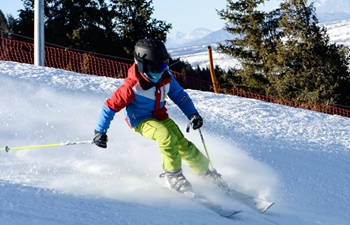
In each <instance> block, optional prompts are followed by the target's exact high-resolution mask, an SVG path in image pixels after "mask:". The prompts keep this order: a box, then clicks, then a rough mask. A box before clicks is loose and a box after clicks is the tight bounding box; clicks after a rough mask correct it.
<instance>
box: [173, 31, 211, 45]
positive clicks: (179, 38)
mask: <svg viewBox="0 0 350 225" xmlns="http://www.w3.org/2000/svg"><path fill="white" fill-rule="evenodd" d="M212 32H213V31H212V30H209V29H207V28H203V27H200V28H196V29H194V30H193V31H191V32H190V33H182V32H175V33H170V34H169V35H168V36H167V42H166V44H167V46H168V47H171V48H174V47H179V46H184V45H186V44H187V43H190V42H192V41H193V40H198V39H201V38H203V37H204V36H206V35H208V34H210V33H212Z"/></svg>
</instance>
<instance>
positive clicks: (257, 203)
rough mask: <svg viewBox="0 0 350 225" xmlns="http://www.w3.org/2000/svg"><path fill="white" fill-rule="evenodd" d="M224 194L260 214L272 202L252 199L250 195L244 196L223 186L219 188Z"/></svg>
mask: <svg viewBox="0 0 350 225" xmlns="http://www.w3.org/2000/svg"><path fill="white" fill-rule="evenodd" d="M220 188H221V189H222V190H223V191H224V193H225V194H226V195H228V196H230V197H231V198H233V199H235V200H238V201H240V202H242V203H243V204H245V205H248V206H249V207H250V208H252V209H255V210H257V211H259V212H260V213H264V212H266V210H268V209H269V208H270V207H271V206H272V205H273V204H274V202H270V201H267V200H264V199H261V198H257V197H253V196H251V195H247V194H244V193H242V192H239V191H236V190H234V189H233V188H230V187H228V186H227V185H225V186H220Z"/></svg>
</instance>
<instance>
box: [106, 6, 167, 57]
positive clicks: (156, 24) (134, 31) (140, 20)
mask: <svg viewBox="0 0 350 225" xmlns="http://www.w3.org/2000/svg"><path fill="white" fill-rule="evenodd" d="M111 2H112V5H111V7H112V11H113V12H114V19H115V20H116V24H115V27H114V28H115V31H116V33H117V34H118V36H119V37H121V41H122V42H123V46H124V50H125V51H126V52H127V53H128V54H132V52H133V50H134V45H135V43H136V42H137V41H138V40H139V39H141V38H153V39H158V40H162V41H164V42H165V41H166V33H167V32H169V30H170V29H171V27H172V25H171V24H166V23H165V21H160V20H156V19H153V18H151V15H152V13H153V10H154V8H153V7H152V0H148V1H146V0H111Z"/></svg>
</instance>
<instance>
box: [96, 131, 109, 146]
mask: <svg viewBox="0 0 350 225" xmlns="http://www.w3.org/2000/svg"><path fill="white" fill-rule="evenodd" d="M107 141H108V136H107V134H106V133H102V132H98V131H96V130H95V136H94V139H93V142H94V144H95V145H97V146H98V147H100V148H107Z"/></svg>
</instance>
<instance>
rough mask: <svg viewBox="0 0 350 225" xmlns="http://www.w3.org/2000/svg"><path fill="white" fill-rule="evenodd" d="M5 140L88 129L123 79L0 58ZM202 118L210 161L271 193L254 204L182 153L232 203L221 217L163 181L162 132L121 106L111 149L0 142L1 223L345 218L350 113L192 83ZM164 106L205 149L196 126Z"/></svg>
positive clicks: (339, 222)
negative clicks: (232, 212)
mask: <svg viewBox="0 0 350 225" xmlns="http://www.w3.org/2000/svg"><path fill="white" fill-rule="evenodd" d="M0 79H1V86H0V90H1V95H0V104H1V107H0V126H1V129H0V148H4V147H5V146H8V147H9V148H10V149H11V148H13V147H19V146H32V145H42V144H51V143H65V142H68V141H85V140H91V139H92V136H93V129H94V127H95V124H96V121H97V117H98V114H99V112H100V110H101V107H102V104H103V102H104V100H105V99H106V98H108V97H109V96H110V95H111V94H112V92H113V91H114V90H115V89H116V88H117V87H119V86H120V85H121V83H122V80H120V79H112V78H106V77H98V76H92V75H84V74H77V73H73V72H69V71H64V70H57V69H54V68H45V67H36V66H33V65H29V64H19V63H16V62H6V61H0ZM187 92H188V93H189V95H190V97H191V98H192V99H193V101H194V104H195V105H196V107H197V109H198V111H199V113H200V114H201V115H202V117H203V119H204V125H203V127H202V128H201V130H202V132H203V137H204V140H205V144H206V147H207V150H208V152H209V155H210V158H211V160H212V164H213V166H214V167H215V168H216V169H217V170H218V172H220V173H221V174H222V175H223V178H224V179H225V180H226V182H227V183H228V184H229V185H230V186H231V187H232V188H235V189H236V190H238V191H241V192H244V193H247V194H250V195H254V196H257V197H260V198H263V199H267V200H269V201H274V202H275V205H273V206H272V207H271V208H270V209H269V210H268V211H267V212H265V213H264V214H260V213H258V212H256V211H254V210H253V209H251V208H249V207H247V206H245V205H244V204H242V203H240V202H238V201H235V200H233V199H230V198H227V197H226V196H225V195H224V194H222V193H220V192H219V191H218V190H216V189H215V188H214V187H212V186H211V185H210V184H208V183H206V182H205V181H204V180H202V179H201V178H200V177H198V176H195V175H194V174H193V173H192V172H191V171H190V170H189V169H188V167H187V166H186V165H183V171H184V174H185V176H186V177H187V179H188V180H189V181H190V182H191V183H192V185H193V188H194V189H195V191H197V192H198V193H201V194H204V195H206V196H207V197H208V198H210V199H211V200H212V201H214V202H216V203H218V204H221V205H224V206H225V207H229V208H232V209H237V210H243V212H242V213H240V214H237V215H236V216H234V217H233V218H232V219H226V218H223V217H220V216H219V215H217V214H215V213H214V212H212V211H209V210H208V209H206V208H204V207H203V206H201V205H197V204H195V203H194V202H192V201H190V200H189V199H187V198H183V197H181V196H180V195H178V194H176V193H173V192H171V191H169V190H168V189H167V188H166V186H165V181H164V180H163V179H160V178H159V174H160V173H161V172H162V169H161V162H160V159H161V158H160V154H159V152H158V149H157V144H156V143H155V142H153V141H150V140H148V139H145V138H143V137H142V136H141V135H139V134H137V133H135V132H133V131H132V130H131V129H130V128H129V127H128V126H127V125H126V123H125V121H124V119H123V117H124V116H123V113H122V112H120V113H117V114H116V116H115V118H114V120H113V121H112V124H111V127H110V129H109V130H108V136H109V142H108V148H107V149H101V148H98V147H97V146H95V145H90V144H85V145H74V146H60V147H55V148H43V149H25V150H20V151H16V150H10V151H9V152H8V153H6V152H5V151H0V155H1V157H0V207H1V210H0V224H1V225H23V224H26V225H37V224H45V225H61V224H65V225H71V224H72V225H76V224H80V225H96V224H104V225H110V224H111V225H112V224H138V225H150V224H152V225H163V224H168V225H177V224H183V225H203V224H221V225H229V224H237V225H246V224H259V225H271V224H283V225H295V224H300V225H346V224H348V223H349V221H350V212H349V208H350V202H349V199H350V192H349V190H348V187H349V186H350V175H349V171H350V139H349V134H350V119H349V118H345V117H340V116H333V115H327V114H322V113H317V112H313V111H309V110H303V109H297V108H292V107H287V106H282V105H278V104H271V103H267V102H262V101H258V100H254V99H246V98H241V97H237V96H231V95H224V94H215V93H211V92H201V91H195V90H187ZM167 108H168V112H169V115H170V116H171V118H173V120H174V121H175V122H176V123H177V124H178V125H179V128H180V129H181V130H182V131H183V133H184V134H185V136H186V137H187V138H188V139H189V140H191V141H192V142H193V143H194V144H195V145H197V146H198V148H199V149H200V150H201V151H204V149H203V143H202V142H201V139H200V136H199V133H198V132H197V131H193V130H191V131H190V132H189V133H186V131H185V129H186V126H187V123H188V120H187V118H186V117H185V116H184V115H183V113H182V112H181V111H180V110H179V109H178V108H177V107H176V105H175V104H174V103H173V102H171V101H170V100H168V102H167Z"/></svg>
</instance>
